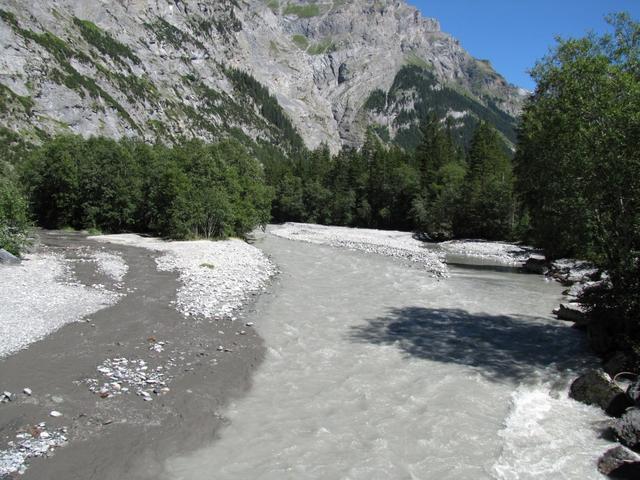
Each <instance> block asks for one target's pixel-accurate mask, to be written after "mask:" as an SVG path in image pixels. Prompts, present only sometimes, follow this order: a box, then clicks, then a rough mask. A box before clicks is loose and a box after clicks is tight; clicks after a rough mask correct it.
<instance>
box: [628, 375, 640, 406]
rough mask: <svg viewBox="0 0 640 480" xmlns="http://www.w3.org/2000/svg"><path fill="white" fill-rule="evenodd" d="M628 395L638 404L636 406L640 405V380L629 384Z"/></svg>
mask: <svg viewBox="0 0 640 480" xmlns="http://www.w3.org/2000/svg"><path fill="white" fill-rule="evenodd" d="M627 396H628V397H629V398H630V399H631V401H632V402H634V403H635V404H636V407H640V380H636V381H635V382H633V383H632V384H631V385H629V388H627Z"/></svg>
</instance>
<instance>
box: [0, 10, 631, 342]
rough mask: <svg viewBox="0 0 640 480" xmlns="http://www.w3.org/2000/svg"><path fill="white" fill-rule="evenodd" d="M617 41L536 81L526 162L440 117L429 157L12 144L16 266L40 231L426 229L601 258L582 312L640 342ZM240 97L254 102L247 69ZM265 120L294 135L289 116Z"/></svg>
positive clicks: (624, 59) (195, 146) (182, 233)
mask: <svg viewBox="0 0 640 480" xmlns="http://www.w3.org/2000/svg"><path fill="white" fill-rule="evenodd" d="M609 20H610V23H611V24H612V26H613V29H614V33H613V34H611V35H603V36H596V35H589V36H586V37H584V38H579V39H569V40H560V41H559V42H558V45H557V46H556V47H555V48H554V50H553V51H552V52H551V53H550V54H549V55H548V56H547V57H545V58H544V59H542V60H540V61H539V62H538V64H537V65H536V66H535V67H534V69H533V71H532V75H533V77H534V79H535V80H536V83H537V88H536V91H535V92H534V94H533V95H532V96H531V98H530V99H529V101H528V103H527V105H526V107H525V110H524V113H523V115H522V118H521V120H520V126H519V131H518V142H517V149H516V152H515V156H513V158H512V156H511V155H509V154H508V152H507V150H506V148H505V144H504V142H503V140H502V137H501V135H500V134H498V133H497V132H496V130H495V129H494V128H493V127H492V126H491V125H489V124H488V123H480V124H479V125H478V127H477V128H476V130H475V131H474V132H473V135H472V138H471V141H470V142H469V145H468V148H464V147H463V146H462V145H461V144H460V143H459V142H458V141H456V138H455V136H454V135H453V134H452V128H451V125H449V124H448V123H447V122H446V121H441V120H440V119H439V118H438V117H436V116H431V115H427V116H426V117H425V118H422V123H421V127H420V135H419V142H418V143H417V147H416V148H415V150H407V149H402V148H400V147H398V146H393V145H388V144H386V143H384V142H383V141H382V140H381V139H380V137H379V136H378V135H377V134H376V132H375V131H374V130H371V131H370V132H369V133H368V135H367V138H366V141H365V143H364V146H363V147H362V149H360V150H358V151H356V150H348V149H346V150H344V151H342V152H340V153H339V154H337V155H331V154H330V152H329V151H328V149H327V148H319V149H317V150H315V151H308V150H306V149H305V148H304V147H303V146H301V145H296V148H289V149H287V150H286V153H283V151H282V150H278V149H276V148H273V147H269V146H264V145H262V146H261V145H259V144H258V143H256V144H255V145H253V146H251V145H249V146H247V145H243V144H241V143H239V142H238V141H235V140H225V141H221V142H219V143H217V144H213V145H207V144H204V143H203V142H199V141H183V142H177V143H176V144H174V145H173V146H164V145H159V144H156V145H147V144H145V143H143V142H141V141H136V140H120V141H116V140H111V139H106V138H89V139H84V138H81V137H77V136H62V137H55V138H49V139H46V140H44V141H43V142H42V143H41V144H39V145H30V144H28V143H25V142H24V141H23V139H21V138H20V137H19V136H18V135H16V134H13V133H11V132H9V131H3V132H2V135H0V136H1V137H2V142H1V145H0V154H1V156H2V160H1V161H0V173H1V174H2V176H1V177H0V247H2V248H5V249H7V250H8V251H10V252H13V253H16V254H18V253H19V252H20V251H21V250H22V249H23V248H24V247H25V246H26V245H27V243H28V229H29V227H30V225H39V226H42V227H46V228H66V227H71V228H76V229H97V230H101V231H104V232H122V231H137V232H146V233H151V234H154V235H160V236H165V237H171V238H179V239H183V238H225V237H229V236H245V235H247V234H248V233H249V232H250V231H251V230H252V229H253V228H255V227H256V226H258V225H264V224H266V223H268V222H269V221H276V222H282V221H304V222H317V223H325V224H334V225H347V226H353V227H371V228H382V229H402V230H413V231H415V232H417V233H419V234H420V235H421V236H422V237H423V238H425V239H427V240H443V239H448V238H456V237H477V238H485V239H508V240H515V241H524V242H529V243H533V244H535V245H537V246H540V247H542V248H544V250H545V252H546V254H547V256H548V257H549V258H560V257H566V256H573V257H579V258H584V259H589V260H592V261H593V262H595V263H596V264H597V265H598V266H600V267H601V268H602V269H603V270H606V271H607V272H608V273H609V276H610V282H609V285H608V286H607V287H606V288H605V289H601V290H600V291H598V292H595V293H594V292H587V294H586V296H585V298H584V299H583V300H584V301H585V302H586V303H588V304H589V305H590V306H591V308H592V310H593V313H594V315H597V316H600V317H603V318H604V317H606V318H613V319H615V323H616V326H615V330H616V331H617V332H619V333H620V338H623V339H626V340H621V341H624V342H627V343H628V339H633V340H634V341H633V342H631V343H633V344H635V343H637V339H640V322H639V321H638V319H639V318H640V262H639V260H638V257H639V252H640V149H638V140H637V139H638V138H640V24H638V23H637V22H635V21H633V20H632V19H631V18H630V17H629V16H628V15H625V14H619V15H615V16H612V17H611V18H610V19H609ZM234 75H235V76H234V78H235V80H236V81H237V83H238V84H239V85H245V87H246V88H251V89H252V91H253V90H255V92H254V95H261V96H262V97H265V98H267V97H269V95H268V92H267V91H262V90H259V89H258V90H256V88H254V87H255V86H254V85H253V83H251V82H250V81H249V77H248V76H246V75H243V74H241V73H240V72H236V73H235V74H234ZM263 110H264V111H263V113H264V114H265V115H268V116H270V117H273V118H274V119H275V121H276V122H277V123H278V124H280V125H284V126H285V127H286V130H287V133H288V135H289V136H296V135H294V134H295V131H293V130H292V127H291V124H290V122H289V121H288V119H287V118H286V117H282V116H281V115H280V110H279V109H278V108H277V105H272V104H271V103H269V104H265V105H264V106H263Z"/></svg>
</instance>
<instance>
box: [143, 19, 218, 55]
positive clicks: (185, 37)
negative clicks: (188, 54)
mask: <svg viewBox="0 0 640 480" xmlns="http://www.w3.org/2000/svg"><path fill="white" fill-rule="evenodd" d="M144 26H145V27H146V28H148V29H149V30H151V31H152V32H153V33H154V34H155V36H156V37H157V38H158V40H161V41H163V42H166V43H167V44H169V45H172V46H173V47H175V48H178V49H181V48H183V46H184V44H185V43H191V44H193V45H195V46H197V47H198V48H200V49H202V50H206V48H205V46H204V44H203V43H202V42H201V41H199V40H198V39H196V38H193V37H192V36H191V35H189V34H188V33H187V32H184V31H182V30H180V29H179V28H178V27H176V26H175V25H172V24H171V23H169V22H167V21H166V20H165V19H164V18H162V17H156V20H155V21H154V22H153V23H145V24H144Z"/></svg>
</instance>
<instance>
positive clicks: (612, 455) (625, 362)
mask: <svg viewBox="0 0 640 480" xmlns="http://www.w3.org/2000/svg"><path fill="white" fill-rule="evenodd" d="M525 269H526V270H528V271H530V272H531V273H540V274H544V275H547V276H548V277H549V278H553V279H554V280H556V281H558V282H560V283H562V284H563V285H565V286H566V287H568V288H567V289H566V290H565V291H564V292H563V296H564V301H563V303H561V304H560V305H559V306H558V307H557V308H555V309H554V310H553V313H554V315H556V317H557V318H558V319H559V320H564V321H567V322H572V323H573V324H574V326H575V327H576V328H579V329H583V330H584V331H585V332H586V335H587V340H588V342H589V345H590V347H591V349H592V350H593V351H594V353H596V354H598V355H599V356H600V357H601V359H602V368H601V369H597V370H590V371H587V372H586V373H584V374H582V375H581V376H580V377H578V378H577V379H575V381H574V382H573V383H572V384H571V388H570V391H569V396H570V397H571V398H573V399H574V400H577V401H579V402H582V403H585V404H587V405H594V406H597V407H600V408H601V409H602V410H603V411H604V412H605V413H606V414H607V415H609V416H611V417H612V420H611V421H610V422H609V423H608V424H607V426H606V427H605V435H607V436H608V437H610V438H611V439H613V440H615V441H617V442H619V443H620V444H619V445H617V446H615V447H612V448H610V449H609V450H607V452H605V453H604V454H603V456H602V457H601V458H600V461H599V462H598V470H599V471H600V472H601V473H603V474H605V475H608V476H610V477H612V478H623V479H637V478H640V455H639V453H640V380H639V379H638V376H639V374H640V372H639V371H638V370H637V365H638V359H637V355H634V353H633V352H631V351H629V350H624V351H623V350H619V349H618V348H619V346H617V345H616V340H615V338H614V334H613V332H612V327H611V323H612V322H613V321H615V319H595V318H593V317H592V315H591V314H590V312H589V310H588V308H587V306H586V305H584V304H583V303H582V295H583V294H584V293H585V292H587V291H588V290H589V289H598V288H606V287H607V284H608V282H609V277H608V275H607V273H606V272H603V271H601V270H599V269H598V268H596V267H595V266H594V265H593V264H591V263H589V262H585V261H581V260H573V259H561V260H556V261H553V262H548V261H546V260H545V259H544V257H533V258H531V259H529V260H528V261H527V262H526V263H525Z"/></svg>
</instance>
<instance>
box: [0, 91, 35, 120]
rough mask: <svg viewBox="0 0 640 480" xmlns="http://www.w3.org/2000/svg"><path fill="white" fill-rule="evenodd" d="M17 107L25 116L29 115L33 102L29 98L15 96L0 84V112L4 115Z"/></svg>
mask: <svg viewBox="0 0 640 480" xmlns="http://www.w3.org/2000/svg"><path fill="white" fill-rule="evenodd" d="M16 105H18V106H19V107H20V108H21V110H23V111H24V112H25V113H26V114H27V115H30V114H31V109H32V108H33V100H32V99H31V97H29V96H22V95H18V94H16V93H15V92H14V91H13V90H11V89H10V88H9V87H7V86H6V85H4V84H2V83H0V112H2V113H6V112H8V111H9V109H10V108H12V107H13V106H16Z"/></svg>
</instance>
